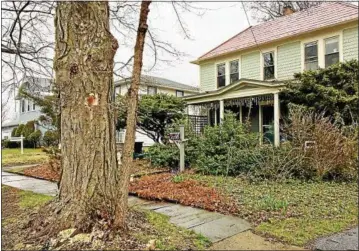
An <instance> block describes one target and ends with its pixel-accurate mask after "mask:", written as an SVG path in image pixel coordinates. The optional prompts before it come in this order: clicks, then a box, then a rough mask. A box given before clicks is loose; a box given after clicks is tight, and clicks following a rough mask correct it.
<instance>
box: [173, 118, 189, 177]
mask: <svg viewBox="0 0 359 251" xmlns="http://www.w3.org/2000/svg"><path fill="white" fill-rule="evenodd" d="M169 139H170V141H172V142H174V143H175V144H176V145H177V147H178V148H179V150H180V163H179V170H180V172H183V171H184V159H185V158H184V157H185V153H184V145H185V142H186V139H185V138H184V125H180V132H179V133H178V132H174V133H170V134H169Z"/></svg>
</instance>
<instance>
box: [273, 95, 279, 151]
mask: <svg viewBox="0 0 359 251" xmlns="http://www.w3.org/2000/svg"><path fill="white" fill-rule="evenodd" d="M273 108H274V145H275V146H279V144H280V136H279V93H278V92H277V93H274V106H273Z"/></svg>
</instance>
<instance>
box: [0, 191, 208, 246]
mask: <svg viewBox="0 0 359 251" xmlns="http://www.w3.org/2000/svg"><path fill="white" fill-rule="evenodd" d="M1 188H2V189H1V193H2V236H1V237H2V238H1V239H2V243H1V248H2V250H48V249H54V248H55V249H56V250H144V249H146V248H147V249H148V245H149V244H150V245H151V247H152V249H157V250H169V249H171V250H172V249H173V250H196V249H200V250H202V249H204V248H205V247H207V246H208V245H209V243H208V242H207V240H204V239H203V237H202V236H200V235H197V234H195V233H193V232H191V231H188V230H186V229H182V228H178V227H176V226H174V225H173V224H171V223H169V221H168V219H167V218H166V217H164V216H161V215H159V214H156V213H153V212H149V211H141V210H134V209H133V210H129V213H128V217H127V219H126V221H127V227H128V230H127V231H125V232H114V233H113V234H112V237H111V238H110V239H104V238H103V237H101V236H103V235H101V233H97V232H96V233H91V234H90V233H89V234H86V233H80V234H77V235H75V236H73V237H70V235H71V233H70V232H71V231H72V232H73V231H74V230H72V229H66V230H64V231H61V232H60V233H59V234H58V236H57V237H56V236H49V237H46V236H45V237H46V238H43V237H39V238H29V236H32V237H34V236H36V232H38V231H40V230H39V228H38V226H35V227H34V226H31V225H32V224H29V216H31V215H32V216H33V215H36V214H37V212H38V210H37V209H38V208H39V207H41V206H43V205H44V204H45V203H46V202H48V201H49V200H51V199H52V198H51V197H49V196H45V195H40V194H35V193H32V192H25V191H22V190H19V189H16V188H12V187H9V186H4V185H3V186H2V187H1ZM34 233H35V234H34ZM68 233H70V234H68ZM64 236H66V237H64ZM54 243H57V244H54Z"/></svg>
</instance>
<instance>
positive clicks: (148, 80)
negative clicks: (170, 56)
mask: <svg viewBox="0 0 359 251" xmlns="http://www.w3.org/2000/svg"><path fill="white" fill-rule="evenodd" d="M131 79H132V77H129V78H124V79H121V80H119V81H116V82H115V86H119V85H123V84H130V83H131ZM141 85H146V86H157V87H165V88H169V89H175V90H179V91H191V92H199V88H198V87H194V86H190V85H185V84H182V83H178V82H176V81H172V80H169V79H166V78H159V77H154V76H148V75H141Z"/></svg>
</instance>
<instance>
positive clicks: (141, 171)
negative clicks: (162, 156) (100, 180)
mask: <svg viewBox="0 0 359 251" xmlns="http://www.w3.org/2000/svg"><path fill="white" fill-rule="evenodd" d="M134 163H135V164H134V166H133V169H132V172H131V174H132V175H134V176H136V177H139V176H145V175H149V174H152V173H163V172H168V171H169V170H168V168H154V167H152V166H150V164H149V162H148V161H147V160H135V161H134ZM5 170H6V169H5ZM6 171H8V172H13V173H19V174H24V175H26V176H30V177H34V178H40V179H45V180H49V181H59V179H60V173H59V172H56V171H55V170H53V169H52V168H51V166H50V164H49V163H44V164H41V165H37V166H32V167H25V168H24V167H18V168H12V169H8V170H6Z"/></svg>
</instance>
